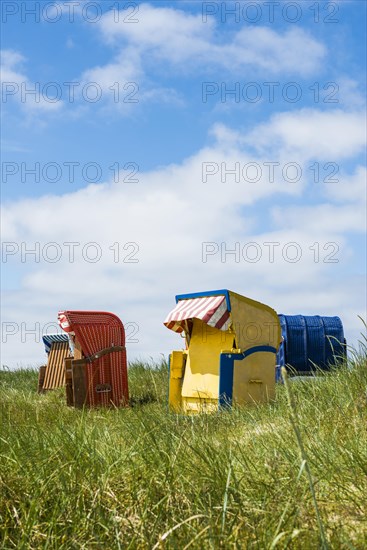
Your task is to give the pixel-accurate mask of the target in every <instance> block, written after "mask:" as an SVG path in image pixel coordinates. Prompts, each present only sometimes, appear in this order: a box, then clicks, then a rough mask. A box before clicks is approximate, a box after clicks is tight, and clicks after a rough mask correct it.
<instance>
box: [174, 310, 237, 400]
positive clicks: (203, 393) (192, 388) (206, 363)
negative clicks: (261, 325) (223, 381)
mask: <svg viewBox="0 0 367 550" xmlns="http://www.w3.org/2000/svg"><path fill="white" fill-rule="evenodd" d="M232 346H233V334H231V333H230V332H229V331H221V330H218V329H216V328H212V327H209V326H208V325H206V324H205V323H203V321H201V320H200V319H194V322H193V329H192V333H191V339H190V346H189V350H188V355H187V361H186V370H185V376H184V381H183V385H182V397H190V398H193V397H195V398H197V399H203V398H204V399H218V397H219V358H220V353H221V351H222V349H227V348H231V347H232Z"/></svg>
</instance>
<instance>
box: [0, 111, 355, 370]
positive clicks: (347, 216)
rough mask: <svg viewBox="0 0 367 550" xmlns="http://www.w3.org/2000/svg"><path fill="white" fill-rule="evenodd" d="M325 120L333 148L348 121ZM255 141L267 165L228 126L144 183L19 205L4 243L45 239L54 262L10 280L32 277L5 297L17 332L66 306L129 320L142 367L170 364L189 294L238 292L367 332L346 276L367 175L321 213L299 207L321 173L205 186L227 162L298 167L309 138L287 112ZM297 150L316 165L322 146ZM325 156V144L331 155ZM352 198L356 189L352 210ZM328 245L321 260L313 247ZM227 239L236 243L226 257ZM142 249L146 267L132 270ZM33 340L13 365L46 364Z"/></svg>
mask: <svg viewBox="0 0 367 550" xmlns="http://www.w3.org/2000/svg"><path fill="white" fill-rule="evenodd" d="M289 117H290V115H289V114H288V113H284V114H283V118H284V119H285V121H287V120H288V119H289ZM335 118H336V121H339V123H341V121H343V120H344V119H343V118H341V115H340V113H339V112H336V113H335ZM312 119H313V123H314V124H315V128H317V129H318V132H319V133H320V134H321V135H322V136H323V139H325V140H326V141H328V140H332V137H333V135H334V132H335V129H336V127H337V123H336V122H335V121H332V120H331V117H328V118H325V117H324V113H322V112H320V113H319V116H318V117H317V113H316V112H313V113H312ZM360 119H361V118H360V117H358V116H357V115H355V116H354V117H353V118H352V119H350V120H349V119H348V121H349V122H348V124H349V128H350V132H351V133H349V134H348V135H347V137H348V136H349V139H350V141H351V142H352V145H348V141H347V137H344V144H345V149H346V151H348V152H349V155H350V159H353V156H354V155H355V154H357V153H358V151H359V150H360V145H359V142H358V140H356V139H355V134H357V135H359V133H358V129H357V120H360ZM283 127H286V128H287V131H284V132H283V133H282V139H281V140H279V143H278V151H277V153H276V156H274V151H275V149H274V146H273V137H274V135H275V134H276V132H278V131H279V128H283ZM291 127H294V128H297V132H298V133H299V135H300V136H303V135H305V134H306V133H307V131H308V130H307V128H308V117H306V116H305V114H304V112H303V111H300V112H299V113H298V119H297V113H292V125H291ZM252 134H253V135H257V134H258V135H261V136H262V139H263V141H262V150H261V153H258V154H257V155H255V156H254V155H253V154H252V153H251V151H252V147H249V146H247V145H246V143H247V141H248V138H247V137H246V136H243V135H241V134H239V133H238V132H237V133H236V132H233V131H231V130H230V129H228V128H225V127H223V126H222V127H217V128H216V137H217V140H216V142H215V143H214V144H213V145H212V146H211V147H209V146H207V147H204V148H203V149H201V150H200V151H198V152H197V153H196V154H195V155H193V156H192V157H190V158H188V159H185V160H184V161H183V162H182V163H180V164H175V165H168V166H165V167H162V168H159V169H156V170H152V171H150V172H146V173H141V174H139V179H140V181H139V183H135V184H127V183H123V184H116V183H105V184H103V185H91V186H88V187H87V188H85V189H81V190H79V191H77V192H74V193H69V194H66V195H63V196H44V197H41V198H38V199H27V200H20V201H18V202H14V203H9V204H7V205H5V207H4V210H3V216H2V219H3V240H4V241H13V242H15V243H16V244H18V246H20V247H21V243H22V242H24V243H26V244H27V246H28V247H31V246H34V243H37V242H38V243H40V244H39V246H40V251H41V255H40V263H35V262H34V259H33V260H32V257H31V256H27V257H26V262H25V263H22V262H21V261H20V253H18V254H16V256H15V257H14V258H10V259H9V262H8V265H7V267H8V269H9V272H10V275H9V277H11V272H12V271H11V270H12V269H16V271H17V273H20V274H22V280H21V284H20V288H18V290H17V291H16V292H13V291H12V292H11V291H9V292H8V293H6V292H5V294H4V303H5V305H4V306H3V307H4V310H3V319H4V320H5V322H8V321H15V322H17V323H21V322H22V321H23V322H24V323H26V324H27V326H32V324H34V322H36V321H38V322H40V323H41V325H43V324H45V323H46V322H48V321H53V320H54V319H55V316H56V314H57V311H58V309H59V308H70V309H73V308H74V309H83V308H84V309H104V310H105V309H107V310H112V311H114V312H115V313H117V314H118V315H120V316H121V318H122V320H123V321H124V322H133V323H136V324H137V325H138V326H139V329H140V332H139V342H138V343H131V344H130V345H129V343H128V350H129V354H130V357H132V356H133V355H136V354H138V353H142V354H146V355H149V354H156V353H159V352H167V351H168V350H169V349H170V348H171V347H172V346H173V347H177V346H180V345H181V341H179V340H177V337H176V335H172V334H170V333H169V331H167V330H166V329H165V328H164V327H163V325H162V322H163V319H164V317H165V315H166V313H167V312H168V310H169V309H170V308H171V306H173V303H174V295H175V294H176V293H180V292H186V291H187V292H190V291H199V290H208V289H213V288H223V287H228V288H231V289H233V290H235V291H237V292H240V293H243V294H245V295H248V296H251V297H253V298H255V299H259V300H260V301H264V302H265V303H268V304H269V305H272V306H273V307H275V308H276V309H277V310H278V311H283V312H285V313H292V312H301V313H315V314H316V313H320V314H321V313H323V314H339V315H340V316H341V317H343V315H344V311H346V312H347V313H348V322H349V323H350V325H349V327H348V330H349V331H350V334H351V333H353V334H355V332H356V331H358V330H359V321H358V319H357V314H362V315H363V310H362V307H361V304H363V300H362V299H361V292H363V289H362V287H361V285H360V283H358V284H357V283H354V282H353V283H352V281H354V280H355V277H356V275H354V274H353V273H351V274H350V275H345V273H346V272H348V273H349V272H350V271H348V270H350V266H349V262H350V259H351V254H352V255H353V246H352V244H351V242H350V241H349V240H348V239H349V236H348V232H350V231H358V232H363V224H362V220H361V215H362V213H363V207H364V206H363V202H362V200H361V196H360V192H361V181H362V178H363V177H364V172H363V171H362V169H361V168H360V167H357V168H356V169H355V172H354V173H352V174H350V175H346V174H344V175H343V181H342V182H341V185H343V187H339V188H338V189H339V192H338V193H339V194H338V193H336V194H333V192H332V189H330V187H328V186H327V185H323V186H321V185H320V193H319V194H318V195H317V201H315V206H314V207H312V208H311V207H310V206H304V207H303V206H300V201H299V199H300V198H301V197H302V194H303V192H304V191H305V190H306V189H308V188H307V177H303V178H302V179H301V181H300V182H298V183H297V184H296V185H289V183H287V182H284V183H282V182H281V181H279V180H277V181H276V182H275V183H269V181H268V180H267V178H266V175H265V172H264V173H263V176H262V178H261V180H260V181H259V182H257V183H249V182H244V181H243V180H241V181H240V182H238V183H236V182H235V181H234V178H233V177H229V178H228V179H227V181H226V182H222V181H221V173H220V170H218V173H216V174H215V175H214V176H213V177H212V178H208V181H207V183H203V182H202V166H203V162H215V163H217V166H218V167H219V166H220V164H221V163H222V162H225V163H226V166H227V167H229V168H231V167H233V166H234V164H235V162H239V163H240V165H241V166H243V165H245V164H246V163H248V162H257V163H258V164H259V165H261V164H262V163H263V162H265V161H266V160H271V161H273V160H279V161H284V160H286V161H287V162H289V161H291V160H293V159H292V157H290V156H289V151H291V150H292V147H293V146H294V142H295V140H296V142H297V136H294V135H293V134H292V132H291V131H290V129H289V126H287V124H286V123H283V121H282V116H281V115H279V116H278V117H275V118H273V119H271V120H270V121H269V123H268V124H267V125H261V126H260V127H258V128H254V129H253V132H252ZM315 134H316V132H315ZM359 139H361V137H360V138H359ZM229 142H230V143H231V146H229ZM297 143H298V145H297V146H296V147H295V149H294V150H295V151H296V152H297V160H298V162H300V163H302V164H303V165H304V163H305V162H306V161H307V160H308V158H309V155H310V151H309V146H308V144H307V142H306V141H305V140H304V139H303V138H302V139H301V140H300V141H299V142H297ZM332 143H334V146H335V150H333V149H332V146H331V145H330V144H328V148H329V149H328V152H330V154H331V155H332V158H334V159H337V158H338V152H339V150H340V147H341V146H340V143H339V141H336V142H335V141H332ZM316 153H317V148H315V151H314V150H313V146H312V155H314V154H316ZM324 154H325V151H324V150H323V149H322V147H321V151H320V159H322V158H323V155H324ZM287 155H288V156H287ZM343 156H344V157H346V153H345V154H344V155H343ZM269 157H270V158H269ZM315 158H316V159H318V158H319V157H317V156H316V157H315ZM347 188H349V189H350V190H351V193H350V195H349V200H348V202H347V201H345V202H346V203H345V204H344V203H343V199H344V196H345V194H347ZM342 189H344V190H342ZM260 199H267V200H268V204H269V205H270V206H267V207H261V203H258V201H259V200H260ZM284 199H286V201H287V204H285V205H284V204H283V200H284ZM292 202H293V204H292ZM250 207H251V208H250ZM254 209H255V211H254ZM362 234H363V233H362ZM92 241H94V242H96V243H97V244H98V246H99V247H100V251H101V258H100V261H98V262H96V263H91V262H90V261H88V259H86V254H85V251H84V256H83V254H82V250H83V246H84V245H85V244H86V243H90V242H92ZM315 241H317V242H318V243H319V245H320V250H319V253H320V258H319V259H318V261H316V260H317V258H316V259H315V250H314V248H311V247H312V246H313V245H314V242H315ZM333 241H334V242H336V243H338V245H339V250H338V251H337V255H336V257H337V259H338V262H337V263H332V262H331V263H327V262H325V261H324V260H325V254H327V253H330V252H332V250H330V249H326V250H324V248H323V247H324V245H325V244H326V243H328V242H333ZM50 242H55V243H57V244H58V246H59V248H60V250H61V253H62V256H61V259H60V261H58V262H56V263H51V262H50V261H48V262H47V261H45V259H44V258H43V259H42V252H44V255H45V250H46V249H47V246H46V248H45V245H47V243H50ZM67 242H76V243H80V244H79V245H76V249H75V261H74V262H70V261H69V255H68V250H69V249H68V248H67V246H66V245H65V244H64V243H67ZM116 242H118V243H120V256H119V261H117V262H115V261H114V260H116V257H114V248H113V247H114V246H116V245H114V243H116ZM129 242H130V243H132V242H133V243H137V245H138V247H139V250H134V248H133V249H131V247H130V248H127V249H125V250H124V249H123V245H124V244H125V243H129ZM203 242H215V243H217V247H218V250H217V252H216V254H215V255H212V256H208V257H207V261H206V262H203V261H202V243H203ZM236 242H239V246H240V257H239V261H238V262H236V258H235V257H234V256H233V254H232V255H231V254H227V255H225V252H226V250H227V251H228V250H230V249H233V248H235V247H236V246H237V245H236ZM248 242H256V243H257V245H258V247H260V251H261V257H260V258H259V261H258V262H252V261H251V258H252V256H251V254H252V253H253V252H254V250H248V252H249V255H248V256H246V254H245V256H244V250H247V248H246V243H248ZM267 242H273V243H279V245H276V246H275V259H274V262H271V261H270V260H269V247H268V246H267V245H265V244H264V243H267ZM290 242H296V243H297V244H298V246H299V247H300V249H301V253H302V254H301V257H300V259H299V261H297V262H292V257H293V254H294V252H296V250H295V249H294V250H292V248H289V243H290ZM221 243H225V244H224V248H223V245H222V244H221ZM244 247H245V248H244ZM221 248H222V253H223V254H224V257H221ZM51 252H52V250H51ZM91 252H93V250H92V251H91ZM131 252H134V253H135V255H134V256H133V257H134V258H137V259H138V260H139V262H138V263H128V262H127V261H126V260H127V258H128V257H129V256H128V254H129V253H131ZM287 252H288V255H289V258H290V259H289V258H288V259H287ZM46 257H47V253H46ZM124 259H125V261H123V260H124ZM223 259H224V260H225V261H222V260H223ZM12 266H13V267H12ZM341 281H343V284H342V282H341ZM348 281H349V283H348ZM358 285H359V286H360V287H361V288H359V287H358ZM342 287H343V291H342V292H341V288H342ZM357 287H358V291H357ZM300 289H301V291H300ZM326 289H327V290H326ZM353 319H354V322H353ZM19 338H20V333H19V334H17V335H16V336H14V337H9V338H8V343H7V344H6V346H5V345H4V350H3V356H4V359H3V360H4V361H6V362H9V363H13V364H14V363H15V362H16V360H17V359H18V360H22V361H23V362H26V360H27V359H29V360H31V361H35V359H36V358H37V357H39V355H40V354H41V350H40V346H39V345H38V346H37V345H36V344H34V345H31V341H30V339H29V338H28V341H27V342H26V343H24V345H21V341H20V339H19ZM37 354H38V355H37Z"/></svg>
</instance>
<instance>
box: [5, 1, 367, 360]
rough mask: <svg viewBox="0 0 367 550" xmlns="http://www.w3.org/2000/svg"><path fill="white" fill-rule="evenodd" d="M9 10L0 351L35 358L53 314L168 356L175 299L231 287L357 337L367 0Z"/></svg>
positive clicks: (36, 5) (137, 351)
mask: <svg viewBox="0 0 367 550" xmlns="http://www.w3.org/2000/svg"><path fill="white" fill-rule="evenodd" d="M1 7H2V31H3V32H2V34H3V37H2V44H1V49H2V115H1V123H2V124H1V126H2V136H1V138H2V203H3V207H2V208H3V212H2V233H3V241H4V242H3V257H2V287H3V294H2V309H3V313H2V315H3V325H2V328H3V335H2V349H3V351H2V356H3V357H2V361H3V363H5V364H8V365H11V366H16V365H17V364H28V363H31V364H34V363H37V362H38V361H42V349H41V348H40V344H39V343H38V340H39V336H40V333H41V332H42V329H43V328H44V327H46V328H47V327H48V323H52V322H54V321H55V319H56V316H57V311H58V310H59V309H104V310H111V311H113V312H115V313H116V314H118V315H119V316H120V317H121V319H122V320H123V321H124V322H125V323H127V324H129V327H130V329H129V330H130V331H133V332H134V331H136V330H137V331H138V332H137V335H136V337H134V338H130V340H131V341H130V343H129V339H128V353H129V354H130V357H136V356H141V357H146V356H157V355H159V353H167V352H168V351H169V350H170V349H173V348H175V347H176V346H177V345H178V346H180V345H181V342H177V337H176V335H174V334H170V332H169V331H167V329H165V327H164V326H163V324H162V322H163V320H164V318H165V316H166V314H167V313H168V311H169V310H170V308H171V307H173V305H174V296H175V294H177V293H184V292H195V291H201V290H210V289H213V288H224V287H227V288H230V289H232V290H234V291H236V292H239V293H241V294H244V295H247V296H249V297H252V298H254V299H258V300H260V301H263V302H265V303H267V304H269V305H271V306H272V307H274V308H275V309H276V310H277V311H278V312H282V313H303V314H324V315H339V316H340V317H341V318H342V320H343V322H344V325H345V330H346V335H347V338H348V340H349V341H350V342H351V343H355V342H356V341H357V339H358V334H359V332H360V330H361V328H362V326H361V323H360V321H359V319H358V315H361V316H365V315H366V294H365V267H366V239H365V230H366V225H365V223H366V222H365V220H366V213H365V205H366V172H365V147H366V143H365V142H366V122H365V120H366V119H365V102H364V97H365V69H366V58H365V52H366V47H365V46H366V34H365V28H366V25H365V23H366V3H365V2H360V1H353V0H346V1H342V0H338V1H333V2H314V1H312V2H311V1H310V2H309V1H308V0H303V1H298V2H287V1H280V0H279V1H278V2H270V3H269V2H262V1H257V2H254V1H252V2H249V1H244V2H198V1H195V2H191V1H189V2H186V1H176V2H173V1H166V2H160V1H155V2H150V3H149V2H144V3H141V2H121V1H119V2H115V3H114V2H112V1H111V2H108V1H103V2H102V1H97V2H88V1H79V2H77V1H75V2H68V1H64V2H32V1H27V2H22V1H13V0H9V1H4V2H2V6H1ZM31 11H33V12H34V13H33V14H32V13H30V12H31ZM271 13H273V17H271ZM32 89H34V90H36V93H35V94H33V95H32V94H31V93H28V94H27V91H28V92H29V91H30V90H32ZM71 90H74V92H72V91H71ZM117 91H118V93H119V95H118V97H117ZM231 91H232V92H231ZM272 94H273V95H272ZM32 169H33V170H34V169H36V172H37V176H35V175H34V173H31V171H32ZM38 173H39V175H38ZM134 180H135V181H134ZM50 243H51V244H50ZM65 243H66V244H65ZM67 243H69V244H67ZM70 243H76V244H74V245H73V246H74V257H72V253H71V248H70V247H71V245H70ZM91 243H92V244H91ZM93 243H94V244H93ZM208 243H209V244H208ZM213 243H214V244H213ZM249 243H255V244H254V245H250V246H249ZM264 243H265V244H264ZM266 243H273V245H271V246H272V247H273V250H274V258H271V256H270V252H269V250H270V245H269V244H266ZM251 246H252V248H251ZM31 249H33V250H35V253H34V254H33V255H32V254H26V251H27V250H31ZM230 250H235V251H236V252H235V254H230V253H227V254H226V251H227V252H228V251H230ZM208 251H214V252H212V253H209V254H208ZM117 252H118V254H117ZM251 253H256V254H257V255H258V258H257V259H258V261H254V259H253V256H251ZM32 330H34V333H32ZM129 344H130V345H129Z"/></svg>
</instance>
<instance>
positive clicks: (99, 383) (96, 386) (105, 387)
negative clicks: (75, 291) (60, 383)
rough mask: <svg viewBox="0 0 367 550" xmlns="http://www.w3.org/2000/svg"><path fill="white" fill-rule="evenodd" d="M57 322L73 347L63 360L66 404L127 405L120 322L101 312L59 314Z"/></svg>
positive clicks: (125, 373)
mask: <svg viewBox="0 0 367 550" xmlns="http://www.w3.org/2000/svg"><path fill="white" fill-rule="evenodd" d="M58 319H59V324H60V326H61V328H62V329H63V330H64V331H65V332H67V333H68V334H69V336H70V339H71V341H72V345H73V347H74V349H73V357H72V358H69V359H66V360H65V378H66V401H67V404H68V405H72V406H75V407H84V406H86V407H97V406H104V407H108V406H115V407H120V406H126V405H128V401H129V394H128V380H127V360H126V348H125V330H124V326H123V324H122V322H121V321H120V319H119V318H118V317H116V315H114V314H112V313H107V312H100V311H62V312H59V315H58Z"/></svg>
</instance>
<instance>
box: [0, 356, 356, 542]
mask: <svg viewBox="0 0 367 550" xmlns="http://www.w3.org/2000/svg"><path fill="white" fill-rule="evenodd" d="M129 383H130V394H131V398H132V400H131V403H132V406H131V407H130V408H128V409H121V410H101V409H99V410H87V411H79V410H74V409H72V408H68V407H67V406H66V405H65V399H64V393H63V391H62V390H60V391H53V392H49V393H47V394H45V395H37V393H36V387H37V373H36V372H35V371H33V370H21V371H16V372H9V371H5V370H3V371H1V372H0V400H1V440H0V445H1V447H0V449H1V450H0V455H1V465H0V482H1V496H0V499H1V504H0V516H1V517H0V524H1V526H0V529H1V539H0V545H1V548H20V549H22V548H24V549H29V548H50V549H58V550H59V549H73V548H75V549H79V548H85V549H93V548H96V549H102V548H103V549H104V548H106V549H115V548H116V549H118V548H123V549H125V548H147V549H148V548H149V549H152V548H174V549H184V548H192V549H195V548H197V549H202V548H254V549H269V550H270V549H273V548H277V549H278V548H300V549H302V550H306V549H308V548H310V549H317V548H321V547H323V546H324V547H329V548H333V549H334V548H335V549H339V548H341V549H343V548H345V549H365V548H367V524H366V500H367V429H366V428H367V407H366V405H367V401H366V398H367V394H366V388H367V362H366V355H365V353H360V354H359V356H358V357H355V358H354V359H353V368H347V367H346V366H342V367H340V368H339V369H338V370H337V371H336V372H333V373H332V374H330V375H324V376H320V377H319V378H317V379H315V380H309V381H307V382H302V381H298V382H296V381H294V382H291V383H290V390H291V393H292V396H291V397H292V400H293V402H294V408H295V410H293V409H292V408H291V406H290V405H289V402H288V399H287V393H286V388H285V387H284V386H281V385H279V386H278V388H277V397H276V401H275V402H274V403H272V404H270V405H258V406H250V407H246V408H245V407H242V408H234V409H232V410H227V411H222V412H220V413H218V414H213V415H201V416H197V417H183V416H177V415H175V414H172V413H169V412H168V410H167V390H168V387H167V383H168V372H167V365H166V364H165V363H164V362H162V364H161V365H156V366H154V365H143V364H139V363H135V364H133V365H131V367H130V370H129ZM290 413H292V417H291V418H290ZM291 420H292V421H291ZM292 422H293V424H292ZM294 422H296V429H297V430H299V433H300V436H301V438H302V444H303V447H304V453H305V454H306V459H307V463H306V464H305V462H304V460H303V458H304V457H303V458H302V457H301V454H300V448H299V443H297V437H296V433H295V426H294ZM306 465H307V467H309V470H310V473H311V476H312V487H313V488H314V491H315V497H316V502H317V507H318V510H319V515H320V518H319V519H320V521H321V523H322V527H323V529H324V531H325V538H326V541H325V542H324V543H322V539H321V538H320V536H321V535H320V523H319V522H318V518H317V515H316V510H315V502H314V500H313V498H312V494H311V490H310V483H309V481H310V480H309V477H308V476H307V475H306V474H307V471H306V470H307V469H306V467H305V466H306Z"/></svg>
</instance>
